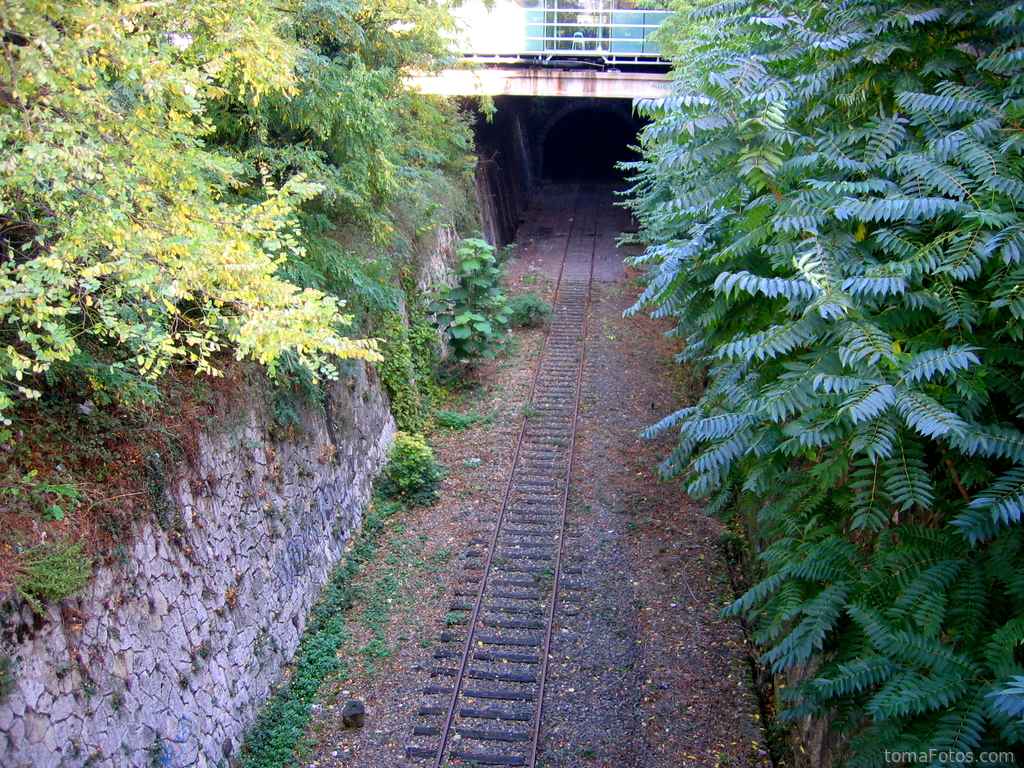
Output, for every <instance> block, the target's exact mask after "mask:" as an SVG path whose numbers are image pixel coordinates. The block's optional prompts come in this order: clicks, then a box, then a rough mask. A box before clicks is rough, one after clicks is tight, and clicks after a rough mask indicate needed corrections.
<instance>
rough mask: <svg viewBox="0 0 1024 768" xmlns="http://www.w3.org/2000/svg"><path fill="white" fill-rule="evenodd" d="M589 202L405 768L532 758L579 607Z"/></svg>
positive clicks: (593, 192) (578, 207)
mask: <svg viewBox="0 0 1024 768" xmlns="http://www.w3.org/2000/svg"><path fill="white" fill-rule="evenodd" d="M599 204H600V191H599V190H598V189H597V188H594V187H581V188H580V189H579V190H578V191H577V195H576V200H575V204H574V211H573V215H572V219H571V226H570V230H569V233H568V237H567V240H566V247H565V253H564V256H563V260H562V266H561V271H560V274H559V278H558V283H557V287H556V290H555V298H554V302H553V306H552V313H551V320H550V322H549V326H548V333H547V336H546V341H545V344H544V348H543V350H542V351H541V354H540V358H539V361H538V364H537V369H536V371H535V374H534V379H533V385H532V388H531V392H530V399H529V405H528V406H527V409H526V411H525V413H524V420H523V425H522V428H521V429H520V432H519V436H518V440H517V443H516V447H515V450H514V454H513V462H512V470H511V473H510V476H509V482H508V485H507V487H506V490H505V494H504V498H503V499H502V500H501V507H500V509H499V510H498V513H497V521H496V523H495V526H494V529H493V533H492V536H491V538H490V539H489V540H488V539H484V538H478V539H474V540H473V541H472V545H473V546H474V549H473V550H471V551H470V552H468V553H467V558H466V565H465V568H466V572H465V573H466V575H465V578H464V579H463V581H462V584H460V586H459V588H458V589H457V591H456V593H455V595H456V601H455V602H454V603H453V604H452V605H451V607H450V608H451V612H450V613H449V622H448V624H449V626H448V628H447V629H446V630H445V631H444V632H443V633H442V634H441V638H440V643H439V644H438V646H437V648H436V649H435V651H434V658H435V660H436V661H437V665H436V667H435V668H434V669H433V670H432V672H431V684H430V685H428V686H426V687H425V688H424V689H423V694H424V695H423V700H422V705H421V706H420V708H419V710H418V713H417V716H416V717H417V723H416V725H415V726H414V729H413V735H412V739H411V742H410V744H409V746H407V748H406V757H407V758H408V759H409V760H410V761H412V762H413V763H414V764H418V765H423V766H428V765H432V766H434V768H440V767H441V766H442V765H444V764H446V763H447V762H449V761H465V762H470V763H472V764H477V765H499V766H500V765H504V766H528V768H532V767H533V766H534V765H535V764H536V761H537V753H538V743H539V739H540V734H541V728H542V725H543V712H544V692H545V684H546V680H547V674H548V660H549V657H550V648H551V641H552V632H553V630H554V628H555V624H556V622H557V619H558V617H559V615H560V614H562V613H566V614H571V613H572V612H574V611H575V609H574V608H573V604H574V603H578V602H579V601H580V599H581V597H580V595H579V590H580V587H581V584H580V582H579V577H580V575H581V573H582V569H581V567H580V566H578V565H576V566H574V565H571V564H569V561H568V558H567V557H566V554H565V539H566V532H565V527H566V514H567V504H568V498H569V481H570V477H571V475H572V464H573V449H574V444H575V435H576V427H577V422H578V419H579V403H580V390H581V385H582V379H583V369H584V362H585V357H586V336H587V316H588V309H589V304H590V294H591V284H592V282H593V272H594V250H595V234H596V228H597V225H598V221H597V218H598V211H599Z"/></svg>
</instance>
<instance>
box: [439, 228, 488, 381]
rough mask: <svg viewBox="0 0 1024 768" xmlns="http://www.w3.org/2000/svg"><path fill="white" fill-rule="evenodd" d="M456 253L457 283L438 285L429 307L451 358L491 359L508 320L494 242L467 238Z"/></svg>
mask: <svg viewBox="0 0 1024 768" xmlns="http://www.w3.org/2000/svg"><path fill="white" fill-rule="evenodd" d="M456 253H457V254H458V255H459V256H460V257H461V258H460V260H459V268H458V270H456V272H455V277H456V279H457V280H458V284H457V285H455V286H447V285H441V286H438V294H437V298H436V299H435V300H434V301H432V302H431V303H430V306H429V309H430V311H431V312H434V313H436V322H437V327H438V329H439V330H441V331H442V332H445V333H447V334H448V338H449V345H450V347H451V355H452V357H453V358H455V359H456V360H459V361H464V362H465V363H466V364H469V365H472V364H473V362H474V361H476V360H478V359H480V358H486V359H488V360H493V359H494V358H495V357H496V356H497V353H498V352H499V351H500V350H501V347H502V342H503V334H502V328H504V326H505V325H507V324H508V317H507V312H508V307H507V306H506V305H505V295H504V294H503V293H502V292H501V288H500V285H499V284H500V282H501V276H502V271H501V267H500V265H499V263H498V258H497V256H496V254H495V251H494V246H493V245H490V244H489V243H487V242H486V241H484V240H481V239H479V238H468V239H466V240H464V241H463V242H462V246H461V247H460V248H459V249H458V250H457V251H456Z"/></svg>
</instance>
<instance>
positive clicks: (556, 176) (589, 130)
mask: <svg viewBox="0 0 1024 768" xmlns="http://www.w3.org/2000/svg"><path fill="white" fill-rule="evenodd" d="M636 143H637V126H636V125H633V124H631V122H630V121H628V120H626V119H625V118H624V117H623V116H622V115H620V114H619V113H618V112H616V111H611V110H607V109H601V108H599V107H585V108H582V109H576V110H574V111H572V112H569V113H568V114H566V115H565V116H564V117H561V118H560V119H559V120H558V121H557V122H555V123H554V124H552V126H551V128H550V130H549V131H548V133H547V136H546V137H545V140H544V145H543V147H541V151H542V152H543V167H542V169H541V172H542V175H543V176H544V177H546V178H548V179H551V180H552V181H588V182H618V181H622V180H623V179H624V178H625V173H624V172H623V171H622V170H620V169H618V168H617V167H616V165H617V164H618V163H620V162H623V161H629V160H636V159H637V154H636V153H635V152H634V151H633V150H631V149H630V146H631V145H635V144H636Z"/></svg>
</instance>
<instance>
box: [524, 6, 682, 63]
mask: <svg viewBox="0 0 1024 768" xmlns="http://www.w3.org/2000/svg"><path fill="white" fill-rule="evenodd" d="M524 14H525V24H526V26H525V32H526V34H525V43H526V51H527V52H530V53H567V52H569V53H578V54H584V55H585V54H592V55H601V54H628V55H649V56H657V55H658V54H659V53H660V51H659V49H658V45H657V43H655V42H653V41H652V40H650V39H649V38H650V35H651V33H652V32H654V30H656V29H657V28H658V27H659V26H660V25H661V23H662V21H664V20H665V18H666V17H667V16H668V14H669V12H668V11H648V10H587V9H578V10H577V9H557V10H550V9H549V10H545V9H541V8H527V9H524Z"/></svg>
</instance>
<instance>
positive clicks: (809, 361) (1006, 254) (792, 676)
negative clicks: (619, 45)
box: [637, 0, 1024, 768]
mask: <svg viewBox="0 0 1024 768" xmlns="http://www.w3.org/2000/svg"><path fill="white" fill-rule="evenodd" d="M770 5H775V4H767V5H766V4H761V3H754V2H750V3H747V2H743V3H730V4H720V5H717V6H715V7H713V8H707V9H702V10H701V11H698V14H703V18H705V20H706V23H705V24H704V25H703V26H704V27H705V32H706V34H707V35H708V41H707V43H706V44H705V43H701V44H700V45H697V46H696V47H695V49H694V52H693V55H691V56H688V57H687V59H686V61H685V63H684V64H683V66H682V76H681V77H680V79H679V80H678V81H677V84H678V88H677V90H676V92H675V93H674V94H673V95H672V96H671V97H669V98H667V99H665V100H661V101H658V102H656V103H651V104H650V105H649V106H650V107H651V108H652V109H653V113H652V114H653V115H654V116H657V117H659V119H657V120H656V121H655V122H654V123H652V124H651V125H650V127H648V128H647V129H646V130H645V138H644V141H645V144H646V146H647V148H648V152H649V155H648V157H649V159H648V161H647V163H646V164H643V165H641V166H638V168H640V170H641V172H642V173H641V175H640V176H639V177H638V179H639V182H640V183H639V185H638V188H637V191H638V193H639V198H638V203H637V211H638V215H639V216H640V218H641V220H642V221H643V223H644V229H645V233H646V234H645V237H646V239H647V240H648V241H649V242H650V246H649V247H648V249H647V252H646V254H645V255H644V257H643V258H642V261H643V262H645V263H647V264H649V265H650V266H651V267H652V269H651V277H650V284H649V286H648V287H647V289H646V290H645V292H644V296H643V297H642V301H643V303H651V304H654V305H656V307H657V309H656V312H658V313H660V314H661V315H663V316H672V317H675V318H677V319H678V321H679V328H678V333H680V334H685V335H686V336H687V337H688V343H687V354H688V355H690V356H691V357H692V358H693V359H696V360H698V361H702V362H703V363H705V364H707V365H708V366H709V377H710V380H711V381H710V386H709V388H708V390H707V392H706V393H705V394H704V395H703V396H702V397H701V398H700V400H699V402H698V403H696V404H695V405H694V406H692V407H688V408H684V409H682V410H680V411H678V412H677V413H675V414H673V415H671V416H670V417H668V418H666V419H665V420H663V421H662V422H661V423H660V424H659V425H657V426H656V427H654V428H653V429H652V430H651V431H652V432H653V433H657V432H663V431H666V430H669V429H671V430H673V431H674V432H676V433H677V434H678V435H679V444H678V447H677V449H676V450H675V451H674V453H673V454H672V455H671V456H670V457H669V458H668V459H667V460H666V461H665V463H664V464H663V467H662V468H663V471H664V473H665V474H666V475H673V474H679V473H685V477H686V480H687V481H688V485H687V488H688V490H689V491H690V492H691V493H693V494H695V495H711V494H715V496H714V499H713V502H712V503H713V504H714V505H716V506H719V507H722V506H725V505H727V504H730V503H732V502H734V501H738V502H739V503H740V504H741V505H742V506H741V508H742V509H745V510H747V512H748V514H749V516H750V517H752V518H754V520H750V521H749V523H750V524H751V527H752V528H753V529H754V530H755V531H756V535H757V536H758V538H759V541H758V544H759V546H760V548H761V549H760V554H759V563H760V566H761V574H760V575H759V579H760V580H759V582H758V583H757V584H756V585H755V586H754V587H753V588H751V589H750V590H749V591H748V592H747V593H746V594H745V595H744V596H743V597H742V598H741V599H740V600H738V601H737V602H736V603H735V604H734V605H733V607H732V608H731V612H732V613H744V614H747V615H749V616H751V617H752V618H753V619H755V620H756V622H757V634H756V635H755V638H756V639H757V640H758V642H759V643H761V645H762V646H763V647H765V648H766V649H767V651H766V653H765V654H764V656H763V661H764V662H765V663H766V664H767V665H769V666H770V667H771V669H772V670H773V672H775V673H777V674H781V675H784V676H786V677H787V681H786V685H785V686H784V688H785V690H783V687H782V686H780V688H779V690H780V691H782V696H780V703H781V704H782V705H783V706H784V707H785V708H786V709H785V711H782V712H781V713H780V714H781V716H782V717H783V718H784V719H786V720H789V721H791V722H804V721H805V718H807V717H808V716H811V717H817V718H821V719H823V720H827V721H829V722H830V723H831V725H832V726H833V728H834V729H835V730H837V731H839V732H841V733H842V734H843V735H845V736H848V737H849V738H850V741H849V742H848V744H847V746H848V749H849V755H848V756H847V757H846V758H845V759H844V765H850V766H879V768H881V766H883V765H885V764H886V763H887V761H886V759H885V755H884V754H883V750H889V751H891V752H894V753H895V752H900V751H902V752H912V753H917V754H921V753H924V754H929V751H930V750H931V751H938V752H942V751H948V752H951V753H953V754H955V753H957V752H963V753H967V754H968V755H969V756H970V755H971V753H972V752H975V753H977V752H981V751H988V750H992V751H1001V750H1004V749H1019V748H1020V745H1021V744H1022V743H1024V722H1022V721H1021V719H1020V713H1021V712H1024V692H1022V691H1021V686H1019V685H1018V684H1017V682H1016V679H1017V678H1018V677H1024V664H1022V661H1024V659H1022V656H1021V653H1020V638H1021V637H1022V636H1024V618H1022V617H1024V524H1022V523H1024V391H1022V390H1021V385H1020V383H1021V378H1022V375H1021V374H1022V371H1024V351H1022V349H1021V344H1020V340H1021V338H1024V306H1022V304H1021V285H1022V282H1024V270H1022V266H1021V264H1022V262H1024V239H1022V237H1021V233H1022V232H1024V216H1022V213H1021V212H1022V211H1024V185H1022V184H1021V181H1020V180H1021V178H1024V161H1022V152H1021V146H1022V133H1021V129H1020V122H1021V117H1020V116H1021V109H1022V103H1021V99H1020V85H1021V72H1022V70H1021V67H1020V63H1019V60H1018V59H1019V54H1020V50H1021V46H1022V44H1024V33H1022V30H1024V9H1022V8H1021V6H1020V4H1011V3H973V2H972V3H968V2H964V1H962V0H955V1H954V2H951V3H945V4H943V5H942V6H941V7H939V6H938V5H936V6H933V7H928V8H927V9H924V8H920V7H918V6H910V5H906V4H901V3H893V2H875V1H874V0H870V1H869V0H850V1H849V2H844V3H840V4H826V3H804V2H802V1H801V2H794V3H785V2H784V3H780V4H778V5H777V6H776V7H777V11H775V12H773V13H772V15H766V13H768V10H767V9H768V6H770ZM919 10H920V13H918V11H919ZM659 113H660V114H659ZM930 759H932V760H934V757H933V758H930ZM932 764H933V765H938V762H932ZM956 764H960V763H959V762H958V763H956Z"/></svg>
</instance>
